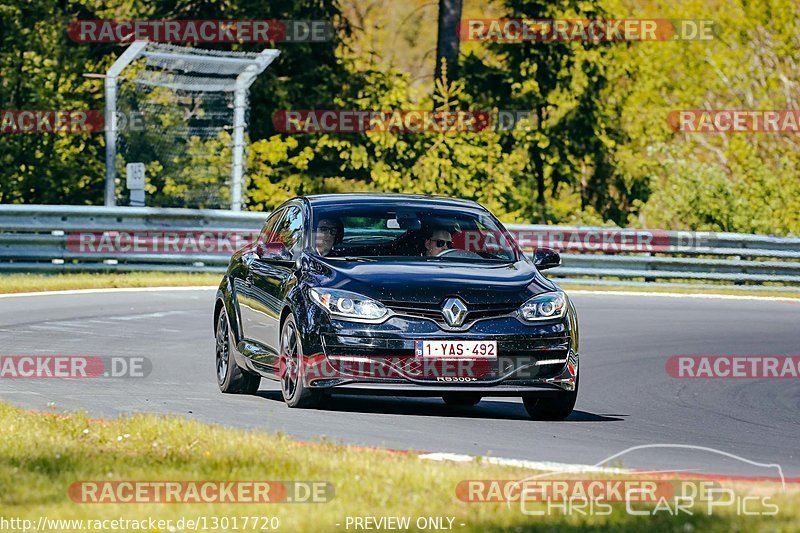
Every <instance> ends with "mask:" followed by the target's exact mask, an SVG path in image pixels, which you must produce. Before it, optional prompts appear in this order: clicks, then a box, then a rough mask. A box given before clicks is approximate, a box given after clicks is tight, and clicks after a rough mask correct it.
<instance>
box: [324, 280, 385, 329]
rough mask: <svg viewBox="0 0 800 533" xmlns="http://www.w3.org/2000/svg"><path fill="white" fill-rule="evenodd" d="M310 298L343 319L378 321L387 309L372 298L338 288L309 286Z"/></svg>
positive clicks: (331, 313)
mask: <svg viewBox="0 0 800 533" xmlns="http://www.w3.org/2000/svg"><path fill="white" fill-rule="evenodd" d="M308 292H309V294H310V295H311V299H312V300H314V302H315V303H316V304H317V305H319V306H320V307H322V308H323V309H325V310H326V311H327V312H328V313H329V314H330V315H331V316H333V317H335V318H341V319H344V320H356V321H370V322H371V321H378V320H380V319H381V318H383V317H385V316H386V315H387V314H388V313H389V310H388V309H386V307H385V306H384V305H383V304H382V303H380V302H378V301H376V300H373V299H372V298H368V297H366V296H363V295H361V294H356V293H355V292H350V291H342V290H339V289H323V288H311V289H309V290H308Z"/></svg>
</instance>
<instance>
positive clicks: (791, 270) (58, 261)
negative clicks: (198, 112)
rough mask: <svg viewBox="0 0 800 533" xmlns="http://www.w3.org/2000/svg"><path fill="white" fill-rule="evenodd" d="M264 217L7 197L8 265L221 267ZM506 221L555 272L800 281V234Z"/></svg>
mask: <svg viewBox="0 0 800 533" xmlns="http://www.w3.org/2000/svg"><path fill="white" fill-rule="evenodd" d="M265 218H266V214H265V213H248V212H233V211H223V210H197V209H172V208H167V209H162V208H147V207H144V208H134V207H92V206H53V205H0V272H67V271H153V270H155V271H184V272H222V271H223V270H224V268H225V265H226V264H227V262H228V257H229V256H230V254H231V253H232V252H233V250H235V249H237V248H239V247H240V246H242V245H243V244H245V243H246V242H248V241H249V240H252V239H254V238H255V237H256V235H257V234H258V231H259V230H260V228H261V225H262V223H263V221H264V219H265ZM508 228H509V230H511V232H512V234H513V235H514V237H515V238H516V239H517V241H518V242H519V243H520V246H521V247H522V248H523V249H524V250H525V251H526V252H528V253H531V252H532V251H533V249H534V248H536V247H539V246H547V247H555V248H557V249H559V250H560V252H561V256H562V263H563V266H561V267H559V268H555V269H553V270H549V271H548V272H547V275H548V276H550V277H554V278H570V279H571V280H577V279H580V281H581V283H590V284H608V283H612V281H611V280H614V281H613V282H618V283H620V282H621V283H623V284H645V283H647V284H652V283H658V282H670V283H671V284H673V285H675V284H679V283H680V282H682V281H683V282H687V281H690V282H693V283H696V282H698V281H701V282H714V283H726V284H730V285H732V286H736V287H740V288H757V287H763V284H765V283H768V284H769V285H770V288H774V289H776V290H784V291H800V238H782V237H771V236H762V235H748V234H740V233H711V232H689V231H661V230H638V229H618V228H588V227H567V226H542V225H517V224H509V225H508ZM148 234H149V235H151V236H152V235H157V236H158V239H160V240H158V239H157V241H158V245H154V244H153V241H152V240H151V241H146V238H145V237H143V242H142V246H141V248H140V249H139V248H137V249H134V247H135V246H137V244H136V243H134V242H132V241H130V239H129V240H128V241H126V242H127V244H126V245H125V246H122V247H120V246H119V242H120V241H119V240H118V239H117V237H118V236H119V235H123V236H130V235H140V236H141V235H145V236H146V235H148ZM174 235H181V236H182V240H181V242H180V243H175V242H170V239H171V238H172V237H174ZM171 236H172V237H171ZM187 236H188V238H186V237H187ZM145 241H146V242H145ZM159 246H160V248H159ZM675 282H678V283H675ZM693 286H696V285H693Z"/></svg>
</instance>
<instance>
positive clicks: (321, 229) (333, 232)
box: [317, 226, 338, 237]
mask: <svg viewBox="0 0 800 533" xmlns="http://www.w3.org/2000/svg"><path fill="white" fill-rule="evenodd" d="M317 232H318V233H327V234H328V235H333V236H334V237H335V236H336V234H337V233H338V231H337V230H336V228H333V227H330V226H319V227H317Z"/></svg>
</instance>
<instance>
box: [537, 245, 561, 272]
mask: <svg viewBox="0 0 800 533" xmlns="http://www.w3.org/2000/svg"><path fill="white" fill-rule="evenodd" d="M533 264H534V265H536V268H538V269H539V270H547V269H548V268H555V267H558V266H561V256H560V255H559V254H558V252H556V251H555V250H553V249H551V248H537V249H536V251H535V252H534V253H533Z"/></svg>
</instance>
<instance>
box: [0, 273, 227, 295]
mask: <svg viewBox="0 0 800 533" xmlns="http://www.w3.org/2000/svg"><path fill="white" fill-rule="evenodd" d="M221 279H222V274H205V273H202V274H192V273H180V272H174V273H171V272H130V273H118V274H106V273H97V274H88V273H76V274H0V293H14V292H38V291H65V290H74V289H104V288H112V287H119V288H127V287H181V286H189V285H191V286H197V285H219V282H220V280H221Z"/></svg>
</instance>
